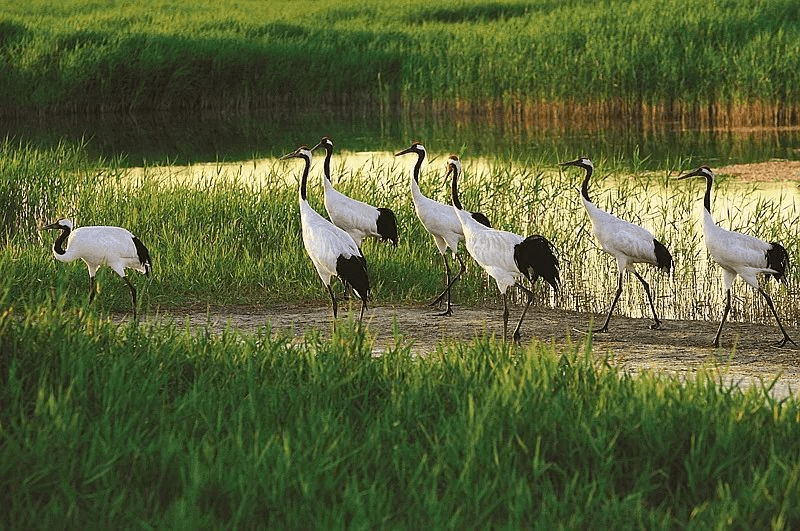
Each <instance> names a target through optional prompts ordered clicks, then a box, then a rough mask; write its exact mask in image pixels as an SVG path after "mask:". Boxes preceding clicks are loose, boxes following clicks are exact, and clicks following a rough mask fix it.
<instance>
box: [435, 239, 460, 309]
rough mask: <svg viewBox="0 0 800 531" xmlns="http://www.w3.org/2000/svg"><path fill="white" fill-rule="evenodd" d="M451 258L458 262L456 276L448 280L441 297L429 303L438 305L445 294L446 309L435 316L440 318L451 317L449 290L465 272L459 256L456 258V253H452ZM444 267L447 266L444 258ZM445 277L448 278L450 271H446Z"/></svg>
mask: <svg viewBox="0 0 800 531" xmlns="http://www.w3.org/2000/svg"><path fill="white" fill-rule="evenodd" d="M442 256H443V257H444V255H442ZM453 256H455V257H456V260H458V264H459V266H460V269H459V271H458V274H457V275H456V276H455V277H453V278H452V279H450V281H449V282H448V283H447V287H446V288H445V290H444V291H443V292H442V293H441V295H439V296H438V297H437V298H436V299H434V300H433V302H432V303H431V304H436V303H438V302H439V301H440V300H442V297H443V296H444V294H445V293H447V308H446V309H445V311H443V312H442V313H440V314H437V315H442V316H443V315H453V308H452V302H451V298H452V296H451V288H452V286H453V284H455V283H456V281H457V280H458V279H459V278H461V275H463V274H464V271H466V270H467V266H465V265H464V261H463V260H462V259H461V257H460V256H458V253H453ZM445 265H447V259H446V258H445ZM447 276H448V278H449V277H450V269H448V270H447Z"/></svg>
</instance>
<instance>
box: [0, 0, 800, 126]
mask: <svg viewBox="0 0 800 531" xmlns="http://www.w3.org/2000/svg"><path fill="white" fill-rule="evenodd" d="M0 9H2V12H3V15H4V18H3V23H2V24H0V54H2V56H3V58H4V62H3V73H4V75H5V77H4V79H5V82H4V84H3V88H2V89H1V90H0V110H2V112H3V113H4V114H17V113H20V114H24V113H28V112H31V111H38V112H43V111H48V110H59V111H68V112H77V113H83V112H86V111H91V112H98V111H99V112H109V111H121V112H137V111H145V110H181V109H188V110H193V111H196V110H197V109H201V108H213V109H220V110H226V111H232V110H233V111H240V112H242V111H247V110H250V109H253V108H257V107H265V106H281V107H282V106H285V105H286V104H289V103H292V102H295V103H297V102H302V103H311V102H314V103H315V104H319V103H320V102H328V103H336V104H346V105H349V106H358V105H366V106H368V107H370V108H376V107H377V108H385V107H389V106H398V105H399V106H401V107H408V108H420V104H435V105H439V104H442V103H447V104H448V105H453V104H459V103H460V102H467V103H470V104H479V105H482V104H487V103H488V104H501V105H503V106H504V107H505V108H514V107H516V106H518V105H519V104H522V106H523V107H529V106H532V107H535V106H537V105H539V104H540V103H542V102H567V103H577V104H579V105H584V104H587V103H588V104H594V102H599V103H598V105H600V106H604V107H608V109H609V110H613V109H614V108H627V109H633V110H635V111H636V112H640V113H646V112H647V110H648V109H651V108H653V107H654V106H656V107H658V106H665V107H667V108H674V105H675V102H680V103H679V104H677V105H678V106H681V105H686V106H687V108H689V109H694V111H692V112H697V113H699V114H700V115H702V116H704V117H706V119H707V120H708V121H709V122H711V123H714V122H716V118H715V117H716V115H717V111H718V110H719V109H721V108H722V109H726V108H727V106H729V105H732V106H734V107H736V106H739V105H742V104H753V105H755V106H757V107H759V108H768V109H770V110H769V111H768V116H769V118H768V119H774V120H780V121H794V122H796V120H797V113H796V108H797V105H798V104H800V92H798V88H797V87H800V79H798V76H800V73H798V71H797V68H796V65H797V64H798V61H799V60H800V56H799V55H800V46H798V43H800V33H798V30H797V28H798V23H799V22H800V8H798V6H797V3H796V2H794V1H793V0H769V1H766V2H737V3H730V2H728V3H715V4H711V5H709V4H708V3H707V2H703V1H701V0H689V1H686V0H683V1H680V2H676V1H674V0H639V1H634V2H631V1H623V0H613V1H610V2H605V3H602V4H598V3H596V2H592V1H588V0H581V1H573V2H567V3H563V4H558V5H556V4H553V3H551V2H533V3H532V2H528V1H522V0H505V1H502V2H485V1H484V0H467V1H463V0H447V1H444V2H440V3H438V4H436V5H430V3H429V2H425V1H422V0H411V1H409V2H406V3H405V4H404V7H403V8H402V9H397V8H396V6H392V5H388V4H386V3H384V2H379V1H376V0H365V1H363V2H360V3H359V4H358V5H352V6H342V5H341V3H340V2H334V1H333V0H325V1H322V2H320V1H309V0H301V1H298V2H266V3H265V2H259V1H256V0H245V1H242V2H237V3H236V4H220V3H215V2H209V1H203V2H194V1H193V2H189V1H169V2H167V1H163V2H148V4H147V5H140V4H136V3H129V4H124V5H119V4H98V3H96V2H90V1H88V0H69V1H59V2H53V1H52V0H37V1H31V2H22V3H21V2H10V1H6V2H3V3H2V4H0ZM728 114H729V115H731V116H733V115H735V114H736V112H735V111H733V112H729V113H728Z"/></svg>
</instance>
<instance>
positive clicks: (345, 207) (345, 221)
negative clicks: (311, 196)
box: [311, 136, 397, 248]
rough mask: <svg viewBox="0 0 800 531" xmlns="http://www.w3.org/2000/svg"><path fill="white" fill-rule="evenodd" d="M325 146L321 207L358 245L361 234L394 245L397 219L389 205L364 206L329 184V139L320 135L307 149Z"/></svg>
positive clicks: (359, 244) (331, 141)
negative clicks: (320, 137)
mask: <svg viewBox="0 0 800 531" xmlns="http://www.w3.org/2000/svg"><path fill="white" fill-rule="evenodd" d="M320 148H323V149H325V163H324V165H323V171H324V175H325V177H324V179H323V184H324V186H325V188H324V190H325V210H327V211H328V217H330V218H331V222H332V223H333V224H334V225H336V226H337V227H339V228H340V229H342V230H344V231H345V232H346V233H347V234H349V235H350V237H351V238H353V241H355V242H356V245H357V246H358V247H359V248H361V240H362V239H364V237H365V236H369V237H373V238H378V239H380V240H383V241H390V242H392V245H394V246H395V247H397V218H396V217H395V215H394V212H393V211H392V210H391V209H389V208H384V207H381V208H378V207H374V206H372V205H368V204H367V203H364V202H362V201H358V200H356V199H353V198H351V197H348V196H346V195H344V194H343V193H341V192H339V191H338V190H336V188H334V187H333V184H332V183H331V155H332V154H333V140H331V137H329V136H324V137H322V140H320V141H319V144H317V145H316V146H314V147H313V148H311V151H312V152H314V151H316V150H317V149H320Z"/></svg>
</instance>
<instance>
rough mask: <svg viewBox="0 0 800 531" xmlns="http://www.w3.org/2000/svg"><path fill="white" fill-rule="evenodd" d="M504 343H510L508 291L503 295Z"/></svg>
mask: <svg viewBox="0 0 800 531" xmlns="http://www.w3.org/2000/svg"><path fill="white" fill-rule="evenodd" d="M503 341H508V289H506V291H505V293H503Z"/></svg>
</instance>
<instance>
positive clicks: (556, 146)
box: [0, 104, 800, 168]
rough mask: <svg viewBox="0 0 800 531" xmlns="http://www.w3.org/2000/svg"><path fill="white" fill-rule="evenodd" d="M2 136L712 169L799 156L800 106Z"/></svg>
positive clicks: (160, 152)
mask: <svg viewBox="0 0 800 531" xmlns="http://www.w3.org/2000/svg"><path fill="white" fill-rule="evenodd" d="M0 134H2V135H4V136H10V137H12V138H14V139H18V140H22V141H25V142H32V143H33V144H35V145H43V146H47V145H54V144H57V143H58V142H61V141H67V142H79V141H80V140H81V139H86V140H87V141H88V148H89V150H90V152H91V153H92V154H94V155H99V156H102V157H105V158H114V157H119V156H123V157H124V160H125V161H126V163H127V164H129V165H131V166H140V165H142V164H144V163H145V162H147V163H165V162H171V163H176V164H188V163H197V162H210V161H218V160H219V161H237V160H251V159H253V158H263V157H276V156H280V155H281V154H283V153H286V152H288V151H291V150H293V149H295V148H296V147H297V146H299V145H301V144H315V143H316V142H317V141H318V140H319V138H320V137H321V136H323V135H330V136H331V137H333V139H334V141H335V142H336V147H337V150H338V149H345V150H349V151H387V152H388V151H395V150H397V149H398V148H399V147H404V146H407V145H408V143H409V142H410V141H411V140H415V139H420V140H423V141H425V143H426V146H427V147H428V148H429V149H431V150H434V151H437V152H442V153H450V152H460V153H464V154H465V155H468V156H473V157H475V156H492V157H509V156H512V157H515V158H519V159H524V158H530V157H533V158H541V157H547V158H552V159H553V161H555V160H556V159H564V158H574V157H575V156H578V155H579V154H587V155H590V156H592V157H594V158H601V157H603V158H607V159H616V160H620V161H621V162H622V163H623V164H625V163H631V164H632V163H634V162H637V161H638V162H641V167H643V168H659V167H664V166H665V165H669V164H670V163H671V164H673V165H674V164H675V162H676V161H677V160H686V159H687V158H689V157H691V158H693V159H694V160H696V161H697V162H698V163H700V162H704V163H708V164H711V165H713V166H718V165H722V164H731V163H736V162H753V161H759V160H768V159H773V158H781V159H792V160H795V159H800V128H799V127H798V122H797V113H796V112H794V111H786V110H782V109H778V108H773V107H769V106H760V107H759V106H750V107H747V108H746V109H744V110H742V109H740V108H738V107H737V108H734V107H724V108H719V109H717V108H714V109H707V108H696V107H688V108H683V107H678V106H672V107H669V106H661V107H650V108H648V107H644V106H642V107H639V108H637V110H636V112H628V111H627V110H625V109H623V108H620V107H615V106H614V105H609V104H606V105H591V104H587V105H552V104H546V105H545V104H539V105H525V106H521V105H513V104H512V105H506V106H500V107H497V106H470V105H463V106H456V107H455V108H452V109H436V110H432V109H422V110H420V109H416V110H409V109H405V110H394V111H386V110H379V109H366V108H355V109H353V108H351V109H331V108H323V109H281V110H277V111H269V112H267V111H263V112H255V113H251V114H236V115H222V114H209V113H198V114H192V115H188V114H182V115H175V114H152V115H147V116H128V115H124V116H120V115H94V116H45V117H34V118H32V119H30V120H25V121H22V120H4V121H3V123H2V127H0Z"/></svg>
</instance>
